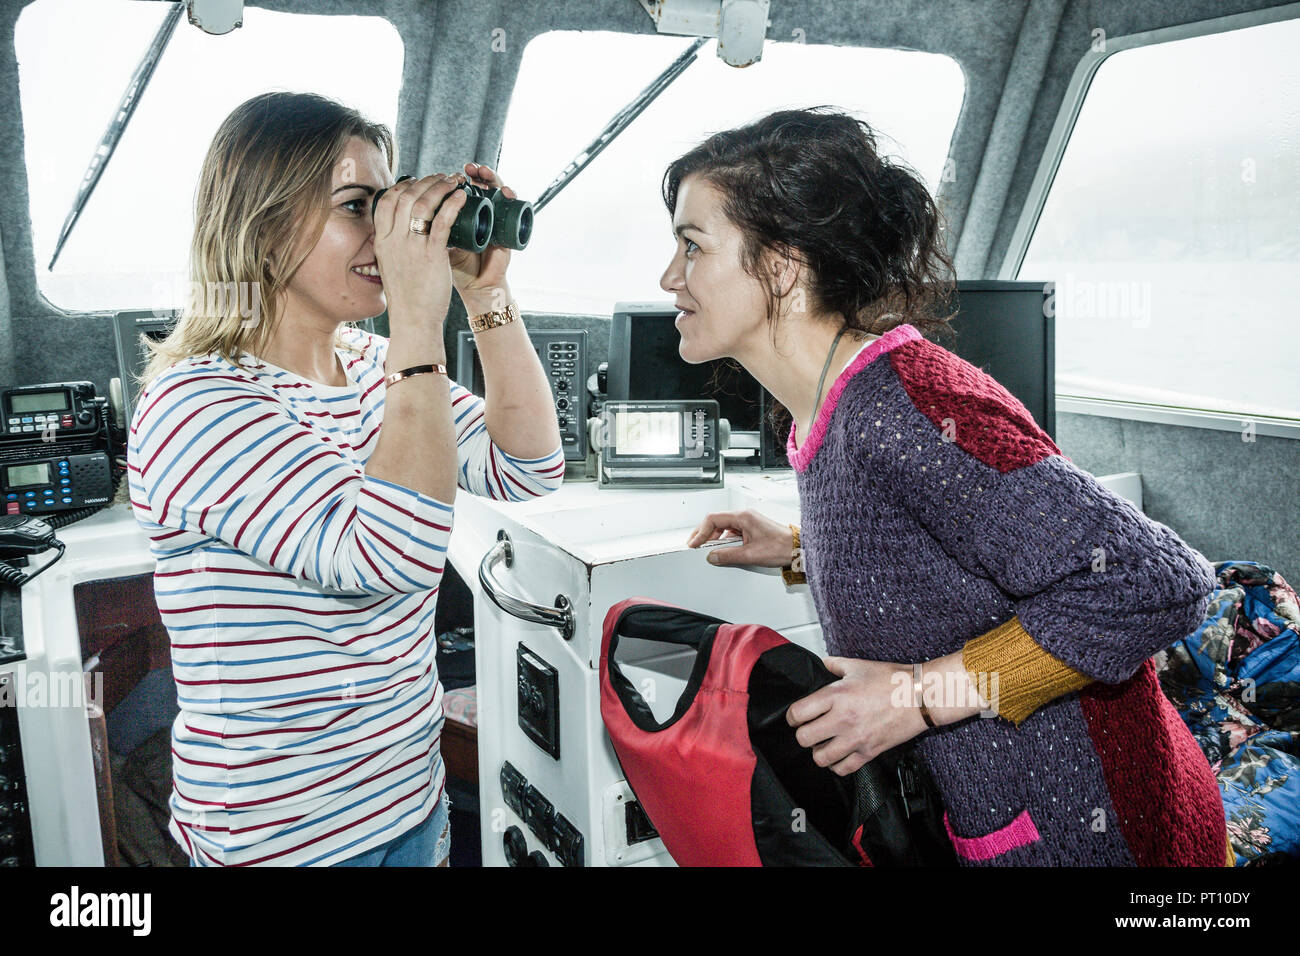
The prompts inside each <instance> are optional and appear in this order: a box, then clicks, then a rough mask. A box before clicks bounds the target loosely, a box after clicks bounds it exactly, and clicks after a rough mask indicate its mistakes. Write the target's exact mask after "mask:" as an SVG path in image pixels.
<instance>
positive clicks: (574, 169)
mask: <svg viewBox="0 0 1300 956" xmlns="http://www.w3.org/2000/svg"><path fill="white" fill-rule="evenodd" d="M710 39H711V38H710V37H700V38H699V39H698V40H696V41H695V42H694V43H692V44H691V45H690V46H689V47H687V48H686V50H685V52H683V53H682V55H681V56H679V57H678V58H677V59H676V60H674V61H673V62H672V64H671V65H670V66H669V67H668V69H666V70H664V71H663V72H662V73H660V74H659V76H658V77H656V78H655V80H654V82H652V83H651V84H650V85H649V86H647V87H646V88H645V89H644V90H642V91H641V94H640V95H639V96H637V98H636V99H634V100H633V101H632V102H631V103H628V104H627V106H625V107H623V108H622V109H621V110H619V111H618V112H617V113H615V114H614V118H613V119H612V120H610V121H609V122H608V123H607V124H605V128H604V129H602V130H601V131H600V134H599V135H598V136H597V137H596V138H595V139H594V140H592V142H591V145H589V146H588V147H587V148H586V149H584V150H583V151H582V152H581V153H579V154H578V155H577V156H576V157H575V158H574V159H573V160H572V161H571V162H570V163H569V165H567V166H565V167H564V169H563V170H562V171H561V172H560V175H559V176H557V177H555V182H553V183H551V184H550V185H549V186H547V187H546V189H545V190H544V191H543V192H542V194H541V196H539V197H538V198H537V199H536V200H535V201H534V202H533V212H534V213H537V212H540V211H541V209H542V207H543V206H545V205H546V204H547V203H548V202H550V201H551V200H552V199H554V198H555V197H556V195H557V194H558V193H559V192H560V190H561V189H563V188H564V187H565V186H567V185H569V183H571V182H573V178H574V177H575V176H577V175H578V173H580V172H582V170H583V169H585V168H586V167H587V164H588V163H590V162H591V161H592V160H593V159H595V158H596V157H597V156H598V155H599V154H600V151H601V150H602V149H604V148H605V147H606V146H608V145H609V144H610V143H612V142H613V141H614V140H615V139H616V138H617V137H618V134H619V133H621V132H623V130H625V129H626V128H627V126H628V124H629V123H631V122H632V121H633V120H634V119H636V118H637V117H638V116H640V115H641V113H642V111H644V110H645V108H646V107H647V106H649V105H650V104H651V103H653V102H654V100H655V97H657V96H658V95H659V94H660V93H662V92H663V91H664V90H666V89H668V87H669V85H670V84H671V83H672V82H673V80H675V79H677V77H679V76H681V75H682V73H683V72H684V71H685V70H686V68H687V67H688V66H690V65H691V64H692V63H693V62H695V55H696V54H697V53H698V52H699V49H700V47H702V46H704V44H705V43H707V42H708V41H709V40H710Z"/></svg>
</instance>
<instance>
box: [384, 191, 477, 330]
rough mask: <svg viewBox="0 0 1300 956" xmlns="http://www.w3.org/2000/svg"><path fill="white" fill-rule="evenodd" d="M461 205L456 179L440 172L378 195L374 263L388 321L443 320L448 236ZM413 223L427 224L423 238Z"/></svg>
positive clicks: (448, 279)
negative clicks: (413, 226)
mask: <svg viewBox="0 0 1300 956" xmlns="http://www.w3.org/2000/svg"><path fill="white" fill-rule="evenodd" d="M449 194H450V195H449ZM444 199H445V201H444ZM440 203H441V208H439V204H440ZM464 205H465V194H464V193H463V192H461V191H459V190H457V189H456V178H455V177H453V176H445V175H443V174H441V173H435V174H434V175H432V176H426V177H424V178H423V179H407V180H404V181H403V182H400V183H397V184H396V185H394V186H393V187H392V188H390V189H389V190H388V191H387V192H385V193H384V194H383V195H382V196H380V197H379V204H378V206H376V208H375V262H376V263H377V264H378V266H379V275H380V278H382V279H383V282H384V296H385V298H386V299H387V301H388V314H389V319H390V320H395V321H397V322H404V321H406V322H435V323H438V324H441V323H442V322H443V321H444V320H445V319H446V317H447V306H448V304H449V303H450V302H451V267H450V264H449V262H448V257H447V251H448V250H447V237H448V235H450V233H451V227H452V225H453V224H454V223H455V221H456V214H457V213H458V212H460V210H461V207H462V206H464ZM435 209H437V210H438V212H437V215H436V216H435V215H434V210H435ZM412 219H426V220H432V225H431V226H430V227H429V233H428V235H420V234H419V233H414V232H412V231H411V229H410V223H411V220H412Z"/></svg>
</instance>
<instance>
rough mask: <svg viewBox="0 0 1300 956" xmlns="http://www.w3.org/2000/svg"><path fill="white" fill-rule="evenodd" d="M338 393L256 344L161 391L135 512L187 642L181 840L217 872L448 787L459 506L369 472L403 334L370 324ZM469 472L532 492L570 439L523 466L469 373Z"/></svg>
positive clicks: (297, 858)
mask: <svg viewBox="0 0 1300 956" xmlns="http://www.w3.org/2000/svg"><path fill="white" fill-rule="evenodd" d="M343 336H344V339H345V341H346V342H347V343H348V344H349V345H350V346H352V347H354V348H355V349H356V351H355V352H351V353H349V352H347V351H344V350H339V353H338V354H339V356H340V358H341V359H342V363H343V366H344V369H345V372H346V375H347V377H348V379H349V382H348V384H347V385H346V386H342V387H331V386H325V385H321V384H319V383H316V382H312V381H309V380H307V379H304V378H302V377H300V376H297V375H294V374H293V373H291V372H288V371H286V370H284V369H280V368H277V367H275V366H272V365H269V364H267V363H265V362H262V361H260V360H258V359H254V358H244V359H243V360H242V362H241V364H240V365H235V364H231V363H230V362H228V361H226V360H224V359H222V358H221V357H220V356H219V355H216V354H209V355H207V356H199V357H194V358H190V359H187V360H185V361H182V362H178V363H176V364H174V365H172V366H171V367H170V368H168V369H167V370H166V371H165V372H163V373H162V374H160V375H159V376H158V377H157V378H155V379H154V380H153V381H152V382H150V383H149V385H148V388H147V389H146V390H145V391H144V393H143V394H142V396H141V398H140V401H139V403H138V406H137V411H136V413H135V417H134V420H133V421H132V423H131V429H130V437H129V442H128V464H129V474H130V489H131V504H132V507H133V509H134V512H135V515H136V518H137V520H138V521H139V523H140V524H141V526H142V527H143V528H144V530H145V531H146V533H148V534H149V536H150V538H151V540H152V546H151V547H152V551H153V555H154V557H155V559H156V561H157V565H156V571H155V575H154V591H155V595H156V597H157V601H158V609H159V611H160V613H161V615H162V620H163V622H164V624H165V625H166V626H167V629H168V632H169V634H170V637H171V654H172V668H173V672H174V674H175V678H176V687H177V694H178V697H179V703H180V708H181V712H180V716H179V717H178V718H177V720H176V723H175V725H174V727H173V730H172V757H173V790H172V797H171V813H172V821H171V832H172V835H173V836H174V837H175V838H176V839H177V840H178V841H179V842H180V844H181V845H182V846H183V847H184V849H185V850H186V852H187V853H188V854H189V855H190V857H191V859H193V860H194V861H196V862H197V863H199V864H200V865H251V864H274V865H328V864H332V863H337V862H339V861H341V860H344V859H346V858H348V857H351V856H355V855H357V854H359V853H362V852H365V851H366V850H369V849H372V848H374V847H376V846H379V845H381V844H383V843H385V842H387V841H389V840H391V839H393V838H395V837H397V836H399V835H401V834H402V833H403V832H405V831H406V830H408V829H410V828H411V827H414V826H415V825H416V824H418V823H420V822H421V821H422V820H423V819H424V818H425V817H426V816H427V815H428V813H429V812H430V811H431V810H432V809H433V807H434V805H435V804H436V802H437V800H438V799H439V798H440V796H441V792H442V787H443V780H444V771H443V765H442V759H441V756H440V754H439V748H438V741H439V734H440V731H441V728H442V687H441V684H440V683H439V681H438V674H437V669H436V666H435V644H436V641H435V638H434V634H433V622H434V608H435V603H436V601H437V596H438V584H439V580H440V579H441V576H442V571H443V565H444V561H445V559H446V548H447V540H448V537H449V536H450V534H451V527H452V509H451V507H450V506H448V505H447V504H445V503H443V502H441V501H438V500H437V499H435V498H432V497H430V496H428V495H424V494H420V493H418V492H415V491H412V490H410V489H408V488H404V487H401V486H399V485H396V484H393V483H392V482H389V481H385V480H383V479H381V478H376V477H374V476H371V475H368V474H366V472H365V463H366V461H367V459H368V458H369V457H370V454H371V452H373V451H374V448H375V445H376V444H377V442H378V438H379V431H380V426H381V423H382V421H383V411H384V392H385V383H384V377H383V368H384V356H385V353H386V350H387V346H388V340H387V339H385V338H383V337H381V336H372V335H370V334H368V333H366V332H363V331H361V330H359V329H356V328H354V327H351V326H345V327H344V333H343ZM451 400H452V417H453V419H454V422H455V428H456V446H457V457H458V465H459V467H458V470H457V483H458V485H459V486H460V487H461V488H463V489H465V490H466V491H469V492H471V493H473V494H478V495H484V496H488V497H492V498H497V499H504V500H525V499H529V498H532V497H534V496H538V495H543V494H546V493H548V492H550V491H552V490H554V489H555V488H557V487H559V485H560V483H561V481H562V480H563V474H564V459H563V453H562V451H561V450H560V449H559V448H557V449H556V451H555V452H554V453H552V454H550V455H547V456H546V457H544V458H538V459H528V460H524V459H518V458H513V457H511V456H510V455H507V454H505V453H504V452H503V451H502V450H501V449H500V448H498V447H496V445H495V444H494V443H493V442H492V440H491V438H490V436H489V435H488V432H487V427H486V424H485V421H484V414H483V401H482V399H480V398H478V397H477V396H475V395H472V394H470V393H469V392H468V391H466V390H465V389H463V388H461V387H460V386H459V385H457V384H455V383H454V382H453V383H451Z"/></svg>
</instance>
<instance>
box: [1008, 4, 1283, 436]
mask: <svg viewBox="0 0 1300 956" xmlns="http://www.w3.org/2000/svg"><path fill="white" fill-rule="evenodd" d="M1297 49H1300V20H1290V21H1283V22H1278V23H1271V24H1266V25H1261V26H1255V27H1249V28H1246V29H1240V30H1234V31H1232V32H1228V33H1218V34H1214V35H1210V36H1201V37H1194V38H1190V39H1183V40H1177V41H1173V42H1168V43H1160V44H1156V45H1151V46H1143V47H1137V48H1134V49H1129V50H1122V51H1119V52H1116V53H1115V54H1113V55H1112V56H1110V57H1109V58H1107V59H1106V60H1105V61H1104V62H1103V63H1102V64H1101V66H1100V67H1099V69H1098V72H1097V73H1096V75H1095V77H1094V79H1093V81H1092V85H1091V87H1090V88H1089V90H1088V93H1087V96H1086V98H1085V100H1084V102H1083V104H1082V107H1081V110H1080V112H1079V116H1078V120H1077V122H1076V123H1075V126H1074V130H1073V132H1072V133H1071V135H1070V139H1069V144H1068V146H1067V147H1066V149H1065V152H1064V155H1063V156H1062V159H1061V163H1060V167H1059V169H1058V171H1057V174H1056V177H1055V180H1054V181H1053V183H1052V185H1051V189H1050V191H1049V193H1048V195H1047V200H1046V204H1045V206H1044V208H1043V211H1042V215H1041V216H1040V218H1039V221H1038V225H1037V227H1036V229H1035V231H1034V233H1033V237H1032V240H1031V242H1030V245H1029V248H1028V252H1027V254H1026V257H1025V260H1024V263H1023V264H1022V265H1021V267H1020V270H1019V277H1020V278H1022V279H1030V280H1038V279H1042V280H1053V281H1055V290H1054V295H1053V296H1052V298H1051V299H1050V300H1049V301H1050V302H1051V303H1052V307H1053V309H1054V311H1055V314H1056V342H1057V347H1056V382H1057V393H1058V395H1068V396H1079V397H1083V398H1100V399H1118V400H1124V401H1132V402H1142V403H1150V404H1156V405H1170V406H1174V407H1178V408H1189V409H1204V410H1209V411H1220V412H1230V413H1233V414H1246V415H1277V416H1284V417H1290V418H1300V325H1297V324H1296V323H1295V321H1294V313H1295V308H1296V303H1297V301H1300V268H1298V267H1300V233H1297V231H1296V223H1297V222H1300V151H1297V149H1296V144H1297V142H1300V109H1298V108H1297V104H1300V60H1297V59H1296V56H1295V51H1296V50H1297Z"/></svg>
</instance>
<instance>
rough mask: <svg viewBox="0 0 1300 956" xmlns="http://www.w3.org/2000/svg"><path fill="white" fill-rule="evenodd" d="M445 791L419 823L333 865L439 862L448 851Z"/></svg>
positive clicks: (448, 834)
mask: <svg viewBox="0 0 1300 956" xmlns="http://www.w3.org/2000/svg"><path fill="white" fill-rule="evenodd" d="M448 803H449V801H448V799H447V794H446V793H444V794H443V795H442V798H441V799H440V800H439V801H438V802H437V804H435V805H434V808H433V809H432V810H431V811H430V812H429V816H428V817H426V818H425V821H424V822H423V823H421V824H420V825H419V826H417V827H415V828H413V829H411V830H407V831H406V832H405V833H403V834H402V835H401V836H399V837H397V838H396V839H394V840H389V841H388V842H387V843H384V844H381V845H380V846H377V847H375V848H374V849H373V850H367V851H366V852H365V853H362V854H361V855H360V856H354V857H351V858H350V859H347V860H344V861H343V862H341V863H335V864H333V865H334V866H441V865H442V864H443V862H444V861H445V860H446V859H447V856H448V854H450V853H451V819H450V817H448V816H447V806H448Z"/></svg>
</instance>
